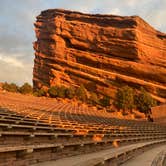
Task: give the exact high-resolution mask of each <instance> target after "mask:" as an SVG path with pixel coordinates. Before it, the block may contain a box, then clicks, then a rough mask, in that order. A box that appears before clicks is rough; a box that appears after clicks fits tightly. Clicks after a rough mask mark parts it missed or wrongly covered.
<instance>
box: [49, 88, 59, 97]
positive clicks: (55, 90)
mask: <svg viewBox="0 0 166 166" xmlns="http://www.w3.org/2000/svg"><path fill="white" fill-rule="evenodd" d="M48 94H49V95H50V97H58V87H56V86H52V87H50V88H49V90H48Z"/></svg>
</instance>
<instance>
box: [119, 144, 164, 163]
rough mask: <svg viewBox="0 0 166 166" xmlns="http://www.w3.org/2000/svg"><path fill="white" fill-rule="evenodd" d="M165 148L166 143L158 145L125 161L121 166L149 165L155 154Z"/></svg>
mask: <svg viewBox="0 0 166 166" xmlns="http://www.w3.org/2000/svg"><path fill="white" fill-rule="evenodd" d="M165 149H166V145H160V146H158V147H155V148H153V149H150V150H149V151H146V152H144V153H142V154H141V155H139V156H137V157H135V158H133V159H131V160H129V161H127V162H125V163H124V164H122V165H121V166H151V163H152V161H153V159H154V158H155V157H156V156H157V154H158V153H160V152H161V151H163V150H165Z"/></svg>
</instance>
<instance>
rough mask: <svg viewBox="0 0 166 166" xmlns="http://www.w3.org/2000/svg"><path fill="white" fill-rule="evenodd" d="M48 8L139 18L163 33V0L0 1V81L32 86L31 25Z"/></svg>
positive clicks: (165, 16)
mask: <svg viewBox="0 0 166 166" xmlns="http://www.w3.org/2000/svg"><path fill="white" fill-rule="evenodd" d="M51 8H63V9H69V10H75V11H80V12H85V13H100V14H115V15H122V16H130V15H139V16H140V17H142V18H143V19H145V20H146V21H147V22H148V23H149V24H151V25H152V26H153V27H155V29H157V30H160V31H162V32H164V33H166V21H165V19H166V0H0V82H5V81H7V82H14V83H17V84H18V85H21V84H23V83H24V82H29V83H30V84H32V77H33V76H32V71H33V61H34V50H33V46H32V43H33V42H34V41H35V40H36V39H35V33H34V26H33V23H34V22H35V20H36V19H35V17H36V16H37V15H39V14H40V12H41V11H42V10H46V9H51Z"/></svg>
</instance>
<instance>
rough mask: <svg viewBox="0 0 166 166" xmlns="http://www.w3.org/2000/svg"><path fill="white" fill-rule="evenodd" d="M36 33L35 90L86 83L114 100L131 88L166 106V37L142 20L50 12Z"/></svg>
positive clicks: (43, 16)
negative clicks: (119, 91)
mask: <svg viewBox="0 0 166 166" xmlns="http://www.w3.org/2000/svg"><path fill="white" fill-rule="evenodd" d="M35 32H36V37H37V41H36V42H34V49H35V64H34V77H33V83H34V88H41V87H42V86H51V85H55V84H60V85H65V86H78V85H80V84H84V85H85V87H86V88H87V89H88V90H92V91H97V92H99V93H101V94H106V95H109V96H111V97H112V98H114V95H115V92H116V90H117V88H120V87H122V86H123V85H126V84H127V85H129V86H131V87H134V88H136V89H139V88H140V86H143V87H144V88H145V89H146V90H147V91H148V92H149V93H151V94H152V96H153V97H154V98H156V99H157V100H159V101H161V102H165V101H166V100H165V98H166V34H163V33H161V32H159V31H157V30H155V29H154V28H153V27H151V26H150V25H149V24H148V23H146V22H145V21H144V20H143V19H141V18H140V17H138V16H127V17H121V16H114V15H99V14H96V15H92V14H83V13H79V12H73V11H67V10H61V9H50V10H46V11H43V12H41V14H40V15H39V16H38V17H37V21H36V23H35Z"/></svg>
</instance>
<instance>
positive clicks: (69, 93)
mask: <svg viewBox="0 0 166 166" xmlns="http://www.w3.org/2000/svg"><path fill="white" fill-rule="evenodd" d="M65 94H66V97H67V98H69V99H72V98H74V96H75V89H74V88H72V87H71V88H67V89H66V92H65Z"/></svg>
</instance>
